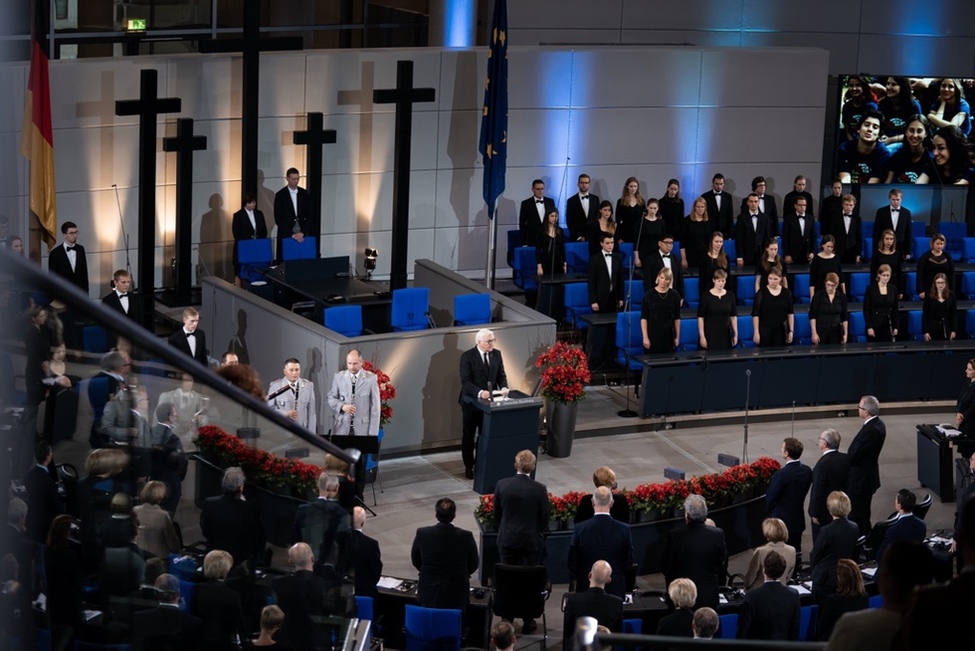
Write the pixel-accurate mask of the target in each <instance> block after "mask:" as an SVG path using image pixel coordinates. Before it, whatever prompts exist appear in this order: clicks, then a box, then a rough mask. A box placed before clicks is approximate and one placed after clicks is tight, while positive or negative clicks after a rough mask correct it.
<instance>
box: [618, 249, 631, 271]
mask: <svg viewBox="0 0 975 651" xmlns="http://www.w3.org/2000/svg"><path fill="white" fill-rule="evenodd" d="M619 252H620V253H622V254H623V268H624V269H629V268H630V264H631V263H632V261H633V242H622V243H620V245H619Z"/></svg>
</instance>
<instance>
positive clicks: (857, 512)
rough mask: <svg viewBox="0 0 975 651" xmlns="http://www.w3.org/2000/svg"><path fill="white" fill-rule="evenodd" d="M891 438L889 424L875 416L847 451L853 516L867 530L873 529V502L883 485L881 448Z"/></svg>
mask: <svg viewBox="0 0 975 651" xmlns="http://www.w3.org/2000/svg"><path fill="white" fill-rule="evenodd" d="M886 438H887V426H886V425H884V421H882V420H880V418H879V417H877V418H871V419H870V420H869V421H867V422H866V423H864V424H863V427H861V428H860V431H859V432H857V435H856V437H855V438H854V439H853V442H852V443H850V447H849V449H848V450H847V456H848V458H849V460H850V474H849V477H848V479H847V489H846V493H847V495H849V496H850V502H851V503H852V507H853V510H852V511H850V519H851V520H853V521H854V522H856V523H857V524H858V525H860V529H861V530H863V531H866V530H868V529H869V528H870V501H871V499H873V494H874V493H876V492H877V489H878V488H880V463H879V459H880V451H881V450H882V449H883V447H884V440H885V439H886Z"/></svg>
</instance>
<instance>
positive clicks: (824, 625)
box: [816, 558, 870, 642]
mask: <svg viewBox="0 0 975 651" xmlns="http://www.w3.org/2000/svg"><path fill="white" fill-rule="evenodd" d="M869 605H870V597H869V596H868V595H867V591H866V589H865V588H864V587H863V574H862V573H861V572H860V567H859V566H858V565H857V564H856V563H855V562H853V561H851V560H850V559H848V558H841V559H840V560H838V561H836V592H834V593H833V594H831V595H829V596H828V597H826V601H825V602H823V603H822V604H820V606H819V619H818V620H817V621H816V637H817V639H819V640H821V641H823V642H825V641H826V640H828V639H829V637H830V635H831V634H832V632H833V627H834V626H836V622H837V621H838V620H839V618H840V617H842V616H843V615H845V614H846V613H852V612H856V611H858V610H864V609H865V608H867V607H869Z"/></svg>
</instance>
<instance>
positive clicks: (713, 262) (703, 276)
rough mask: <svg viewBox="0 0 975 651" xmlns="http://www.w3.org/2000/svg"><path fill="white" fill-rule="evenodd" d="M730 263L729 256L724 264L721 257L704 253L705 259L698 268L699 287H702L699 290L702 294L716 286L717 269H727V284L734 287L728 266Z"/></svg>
mask: <svg viewBox="0 0 975 651" xmlns="http://www.w3.org/2000/svg"><path fill="white" fill-rule="evenodd" d="M729 264H730V263H729V261H728V259H727V257H726V258H725V262H724V264H722V263H721V261H720V259H718V258H712V257H711V256H709V255H708V254H706V253H705V254H704V260H703V261H702V262H701V264H700V266H699V267H698V268H697V276H698V287H699V288H700V290H699V291H700V292H701V295H702V296H703V295H704V292H706V291H708V290H709V289H711V288H712V287H714V271H715V269H724V270H725V273H727V274H728V282H727V286H728V287H733V285H732V284H731V281H732V278H731V270H730V269H729V268H728V267H729Z"/></svg>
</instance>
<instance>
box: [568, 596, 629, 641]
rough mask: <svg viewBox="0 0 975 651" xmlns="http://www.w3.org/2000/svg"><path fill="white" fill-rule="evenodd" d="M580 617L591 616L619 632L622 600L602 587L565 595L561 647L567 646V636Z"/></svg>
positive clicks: (621, 617) (621, 623) (573, 629)
mask: <svg viewBox="0 0 975 651" xmlns="http://www.w3.org/2000/svg"><path fill="white" fill-rule="evenodd" d="M586 585H588V582H587V584H586ZM580 617H592V618H594V619H595V620H596V622H598V623H599V624H600V625H602V626H605V627H606V628H608V629H609V630H610V631H612V632H614V633H619V632H620V631H622V630H623V600H622V599H620V598H619V597H617V596H616V595H612V594H609V593H608V592H606V591H605V590H603V589H602V588H589V589H588V590H586V591H585V592H574V593H570V594H568V595H566V599H565V617H564V619H563V624H562V630H563V632H564V636H563V640H565V642H566V643H564V644H563V645H562V646H563V648H566V649H567V648H569V647H568V645H567V642H568V640H569V636H570V635H572V633H573V631H575V628H576V620H578V619H579V618H580Z"/></svg>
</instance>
